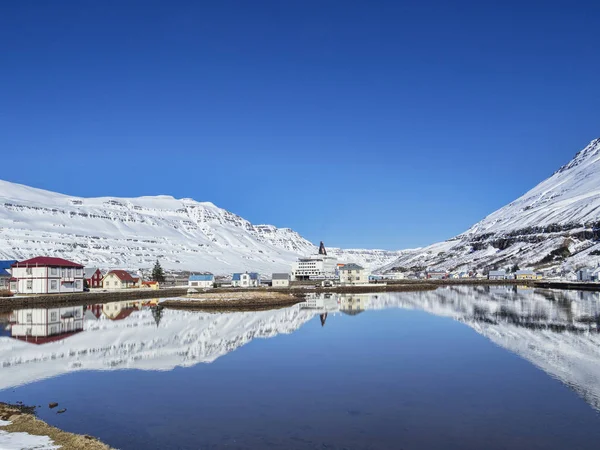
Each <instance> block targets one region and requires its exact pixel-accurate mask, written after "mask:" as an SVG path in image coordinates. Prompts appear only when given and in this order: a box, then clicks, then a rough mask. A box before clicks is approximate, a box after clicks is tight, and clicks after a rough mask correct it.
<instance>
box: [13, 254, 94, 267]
mask: <svg viewBox="0 0 600 450" xmlns="http://www.w3.org/2000/svg"><path fill="white" fill-rule="evenodd" d="M31 266H34V267H35V266H45V267H77V268H83V266H82V265H81V264H77V263H75V262H73V261H67V260H66V259H62V258H54V257H51V256H36V257H35V258H31V259H26V260H25V261H19V262H17V263H14V264H13V265H12V266H11V267H31Z"/></svg>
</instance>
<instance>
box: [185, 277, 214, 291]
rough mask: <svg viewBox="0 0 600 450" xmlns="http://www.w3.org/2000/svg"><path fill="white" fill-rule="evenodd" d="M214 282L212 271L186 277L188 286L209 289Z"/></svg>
mask: <svg viewBox="0 0 600 450" xmlns="http://www.w3.org/2000/svg"><path fill="white" fill-rule="evenodd" d="M214 284H215V276H214V275H213V274H212V273H201V274H199V275H190V277H189V278H188V287H191V288H196V287H197V288H200V289H210V288H212V287H213V286H214Z"/></svg>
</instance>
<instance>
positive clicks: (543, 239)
mask: <svg viewBox="0 0 600 450" xmlns="http://www.w3.org/2000/svg"><path fill="white" fill-rule="evenodd" d="M599 237H600V139H596V140H594V141H592V142H591V143H590V144H589V145H588V146H587V147H585V148H584V149H583V150H581V151H580V152H579V153H577V154H576V155H575V157H574V158H573V160H571V162H569V163H568V164H566V165H565V166H563V167H561V168H560V169H559V170H558V171H557V172H555V173H554V174H553V175H552V176H551V177H550V178H548V179H546V180H545V181H543V182H542V183H540V184H538V185H537V186H536V187H535V188H533V189H532V190H530V191H529V192H527V193H526V194H525V195H523V196H522V197H520V198H518V199H517V200H515V201H513V202H512V203H510V204H508V205H506V206H505V207H503V208H501V209H499V210H498V211H496V212H494V213H492V214H490V215H489V216H487V217H486V218H485V219H483V220H482V221H481V222H479V223H477V224H475V225H473V226H472V227H471V228H470V229H469V230H468V231H466V232H465V233H463V234H461V235H459V236H456V237H455V238H452V239H450V240H448V241H446V242H441V243H437V244H434V245H431V246H429V247H425V248H419V249H414V250H408V251H405V252H403V254H402V255H401V256H400V258H398V260H396V261H394V262H393V263H392V264H389V265H388V266H386V267H385V268H384V270H389V269H392V268H396V269H398V270H409V269H410V268H413V269H420V270H423V269H424V268H436V269H446V270H450V271H461V270H465V271H466V270H473V269H479V270H487V269H491V268H504V267H507V266H512V265H514V264H518V265H519V266H520V267H521V268H525V267H532V268H539V269H550V270H555V271H557V272H564V271H572V270H574V269H577V268H579V267H582V266H585V265H592V266H596V265H598V264H600V245H598V242H597V239H598V238H599Z"/></svg>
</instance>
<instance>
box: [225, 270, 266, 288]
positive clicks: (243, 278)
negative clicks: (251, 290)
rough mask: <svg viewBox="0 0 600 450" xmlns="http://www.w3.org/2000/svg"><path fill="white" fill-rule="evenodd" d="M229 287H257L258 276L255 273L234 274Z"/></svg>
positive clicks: (258, 283)
mask: <svg viewBox="0 0 600 450" xmlns="http://www.w3.org/2000/svg"><path fill="white" fill-rule="evenodd" d="M231 285H232V286H233V287H258V286H259V285H260V275H259V274H258V273H256V272H245V273H234V274H233V277H232V278H231Z"/></svg>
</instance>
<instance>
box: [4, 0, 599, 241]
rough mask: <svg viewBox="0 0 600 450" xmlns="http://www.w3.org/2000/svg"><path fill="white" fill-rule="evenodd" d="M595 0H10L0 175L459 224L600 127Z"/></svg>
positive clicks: (362, 222) (374, 235)
mask: <svg viewBox="0 0 600 450" xmlns="http://www.w3.org/2000/svg"><path fill="white" fill-rule="evenodd" d="M599 23H600V2H587V3H586V2H581V1H577V2H573V1H561V2H554V1H539V2H536V1H529V0H528V1H504V2H488V1H473V2H447V1H439V2H433V1H419V2H417V1H415V2H401V1H389V2H388V1H348V0H346V1H329V0H326V1H306V0H304V1H300V0H299V1H285V0H278V1H259V0H255V1H250V0H245V1H226V0H225V1H215V2H192V1H190V2H183V1H179V2H177V1H164V2H157V1H135V2H134V1H79V0H78V1H53V2H50V1H48V2H44V1H12V2H8V1H5V2H0V143H1V146H2V162H1V163H0V164H1V165H0V167H1V171H0V178H2V179H6V180H9V181H14V182H19V183H24V184H28V185H32V186H36V187H40V188H44V189H49V190H53V191H58V192H63V193H67V194H73V195H80V196H101V195H111V196H138V195H154V194H170V195H173V196H175V197H177V198H181V197H193V198H195V199H196V200H199V201H212V202H214V203H215V204H217V205H218V206H221V207H223V208H226V209H228V210H230V211H232V212H235V213H237V214H239V215H241V216H243V217H245V218H247V219H249V220H250V221H252V222H253V223H272V224H274V225H277V226H286V227H291V228H293V229H295V230H297V231H299V232H300V233H301V234H302V235H304V236H305V237H307V238H308V239H310V240H312V241H313V242H318V241H319V240H321V239H322V240H324V241H325V242H326V244H328V245H330V246H342V247H370V248H387V249H400V248H407V247H414V246H421V245H427V244H429V243H433V242H436V241H439V240H443V239H446V238H449V237H452V236H453V235H455V234H458V233H460V232H462V231H464V230H465V229H467V228H468V227H469V226H470V225H471V224H473V223H474V222H476V221H478V220H480V219H482V218H483V217H484V216H486V215H487V214H489V213H491V212H492V211H494V210H495V209H497V208H498V207H501V206H503V205H504V204H506V203H508V202H510V201H511V200H513V199H514V198H516V197H517V196H519V195H521V194H522V193H524V192H525V191H527V190H528V189H530V188H531V187H533V186H534V185H535V184H536V183H538V182H539V181H541V180H542V179H544V178H546V177H547V176H549V175H551V174H552V172H553V171H554V170H556V169H557V168H558V167H559V166H560V165H561V164H563V163H566V162H567V161H568V160H569V159H570V158H571V157H572V156H573V155H574V154H575V153H576V152H577V151H578V150H579V149H580V148H582V147H583V146H585V145H586V144H587V143H588V142H589V141H590V140H592V139H593V138H596V137H599V136H600V126H599V125H600V120H599V119H600V107H599V106H598V105H600V81H599V80H600V57H599V51H600V50H599V49H600V33H599V32H598V30H599Z"/></svg>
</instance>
